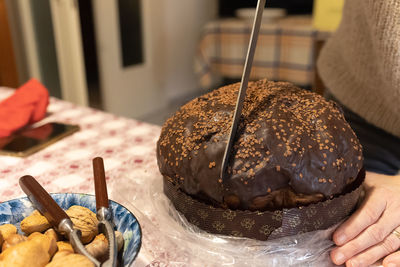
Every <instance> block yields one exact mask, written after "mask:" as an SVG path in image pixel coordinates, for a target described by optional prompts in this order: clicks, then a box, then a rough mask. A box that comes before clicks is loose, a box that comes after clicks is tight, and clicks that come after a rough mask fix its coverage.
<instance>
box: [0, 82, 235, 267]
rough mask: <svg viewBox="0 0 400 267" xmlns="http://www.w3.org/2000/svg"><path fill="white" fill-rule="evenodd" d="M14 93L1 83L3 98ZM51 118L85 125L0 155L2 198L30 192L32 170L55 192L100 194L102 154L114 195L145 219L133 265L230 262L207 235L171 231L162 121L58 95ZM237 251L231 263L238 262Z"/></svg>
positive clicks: (50, 109)
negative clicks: (209, 244) (23, 153)
mask: <svg viewBox="0 0 400 267" xmlns="http://www.w3.org/2000/svg"><path fill="white" fill-rule="evenodd" d="M11 93H12V90H10V89H7V88H2V87H0V100H1V99H4V98H5V97H7V96H8V95H10V94H11ZM51 121H57V122H64V123H69V124H78V125H79V126H80V128H81V129H80V131H79V132H76V133H74V134H73V135H71V136H69V137H66V138H64V139H62V140H61V141H58V142H57V143H55V144H53V145H51V146H49V147H47V148H45V149H43V150H41V151H39V152H37V153H35V154H33V155H31V156H29V157H27V158H17V157H9V156H0V201H6V200H9V199H13V198H17V197H21V196H24V193H23V192H22V190H21V189H20V187H19V185H18V179H19V178H20V177H21V176H23V175H26V174H30V175H32V176H34V177H35V178H36V179H37V180H38V181H39V183H40V184H42V186H43V187H44V188H45V189H46V190H48V191H49V192H52V193H63V192H64V193H66V192H75V193H89V194H94V185H93V184H94V182H93V172H92V159H93V158H94V157H97V156H100V157H103V159H104V165H105V172H106V180H107V185H108V193H109V197H110V199H112V200H114V201H117V202H119V203H120V204H122V205H124V206H125V207H127V208H128V209H129V210H131V211H132V212H133V214H134V215H135V216H136V217H137V218H138V221H139V223H140V225H141V229H142V246H141V250H140V253H139V255H138V257H137V258H136V260H135V262H134V263H133V266H135V267H136V266H139V267H142V266H146V267H161V266H162V267H164V266H165V267H166V266H182V267H183V266H207V267H214V266H220V264H219V262H216V260H218V259H221V260H224V262H225V263H226V262H230V258H229V257H227V256H228V255H229V254H227V253H226V251H223V250H222V251H223V253H221V254H218V253H217V252H216V251H210V252H209V253H204V250H205V249H207V248H206V247H205V246H204V245H203V244H202V243H201V242H200V241H201V240H197V241H196V242H194V241H193V240H186V243H183V242H182V241H183V239H182V238H181V239H180V238H179V237H177V236H172V235H169V232H168V229H171V227H175V228H174V230H175V229H176V227H180V226H179V223H178V224H176V222H174V224H168V221H171V220H172V221H173V219H171V218H170V212H169V211H168V207H167V208H164V207H161V208H160V207H159V206H162V205H164V204H166V203H167V202H166V201H168V200H166V197H165V196H164V195H163V194H162V176H161V174H160V173H159V171H158V167H157V161H156V151H155V148H156V141H157V140H158V137H159V134H160V130H161V127H159V126H156V125H151V124H147V123H143V122H140V121H137V120H133V119H128V118H123V117H119V116H116V115H112V114H109V113H105V112H102V111H99V110H95V109H91V108H87V107H81V106H77V105H74V104H72V103H69V102H66V101H62V100H59V99H56V98H51V99H50V105H49V107H48V116H47V117H46V118H45V119H44V120H43V121H42V122H41V123H45V122H51ZM153 198H156V199H155V200H154V201H153ZM163 200H166V201H163ZM161 213H163V214H161ZM166 222H167V223H166ZM182 232H184V230H182ZM203 241H204V240H203ZM216 241H218V242H223V240H216ZM218 242H217V243H216V244H218ZM185 244H186V245H185ZM222 244H223V243H221V249H223V246H222ZM215 248H216V247H215ZM215 248H214V249H215ZM199 250H202V251H199ZM196 254H197V255H196ZM199 255H203V256H204V255H209V256H210V259H207V258H205V257H201V256H199ZM211 255H213V259H211ZM234 256H235V255H232V261H231V262H230V264H229V265H230V266H238V265H237V264H235V259H234ZM239 266H242V265H239Z"/></svg>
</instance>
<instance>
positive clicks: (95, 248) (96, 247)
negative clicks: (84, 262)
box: [85, 231, 124, 261]
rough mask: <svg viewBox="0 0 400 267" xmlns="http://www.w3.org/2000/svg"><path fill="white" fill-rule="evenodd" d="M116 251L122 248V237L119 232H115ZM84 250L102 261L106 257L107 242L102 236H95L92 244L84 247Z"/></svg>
mask: <svg viewBox="0 0 400 267" xmlns="http://www.w3.org/2000/svg"><path fill="white" fill-rule="evenodd" d="M114 233H115V239H116V240H117V249H118V251H120V250H121V249H122V247H123V246H124V237H123V235H122V233H121V232H118V231H115V232H114ZM85 248H86V250H87V251H88V252H89V253H90V254H91V255H92V256H93V257H95V258H96V259H98V260H100V261H104V260H105V259H107V256H108V240H107V238H106V237H105V236H104V235H103V234H99V235H97V236H96V237H95V238H94V240H93V241H92V242H90V243H89V244H87V245H86V246H85Z"/></svg>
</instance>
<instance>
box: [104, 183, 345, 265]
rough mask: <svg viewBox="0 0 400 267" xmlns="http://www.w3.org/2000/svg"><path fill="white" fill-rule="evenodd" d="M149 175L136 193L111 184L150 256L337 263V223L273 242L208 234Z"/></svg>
mask: <svg viewBox="0 0 400 267" xmlns="http://www.w3.org/2000/svg"><path fill="white" fill-rule="evenodd" d="M147 178H148V179H145V180H146V181H143V180H139V181H137V184H136V185H135V186H138V187H140V188H141V190H139V192H140V193H139V194H136V195H130V194H129V192H126V189H125V188H126V187H125V186H124V183H122V182H119V183H115V184H114V185H113V186H112V187H113V189H114V190H117V192H118V195H116V194H114V196H115V197H117V198H119V201H121V202H122V203H129V206H128V208H130V209H131V210H132V212H133V213H134V214H135V215H136V216H137V218H138V220H139V222H140V224H141V226H142V232H143V239H144V241H143V243H142V251H141V253H145V254H147V257H150V258H152V259H159V262H162V263H164V264H167V265H168V266H335V265H334V264H333V263H332V262H331V261H330V259H329V252H330V250H331V249H332V248H333V242H332V241H331V240H330V239H331V235H332V233H333V231H334V229H335V228H336V227H337V225H338V224H337V225H335V226H332V227H330V228H329V229H326V230H319V231H314V232H308V233H304V234H300V235H295V236H289V237H284V238H280V239H274V240H271V241H258V240H253V239H248V238H238V237H228V236H222V235H215V234H209V233H207V232H204V231H202V230H200V229H198V228H197V227H196V226H194V225H192V224H190V223H188V222H187V221H186V219H185V217H184V216H182V215H181V214H180V213H178V212H177V211H176V209H175V208H174V206H173V205H172V204H171V202H170V201H169V199H168V198H167V197H166V196H165V195H164V193H163V189H162V188H163V187H162V179H151V178H150V177H147ZM131 183H135V182H131ZM116 200H117V201H118V199H116ZM159 265H163V264H159Z"/></svg>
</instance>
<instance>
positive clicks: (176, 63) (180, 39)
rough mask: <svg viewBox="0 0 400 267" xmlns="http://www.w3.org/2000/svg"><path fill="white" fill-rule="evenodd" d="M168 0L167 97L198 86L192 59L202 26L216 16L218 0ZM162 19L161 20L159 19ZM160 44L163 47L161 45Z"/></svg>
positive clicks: (188, 91) (166, 38)
mask: <svg viewBox="0 0 400 267" xmlns="http://www.w3.org/2000/svg"><path fill="white" fill-rule="evenodd" d="M163 2H165V4H164V7H165V25H164V27H165V44H163V45H165V52H166V59H165V60H166V74H165V75H166V79H165V87H164V90H165V92H166V96H167V98H168V99H175V98H179V97H180V96H182V95H188V94H189V95H190V92H193V91H195V90H197V89H199V88H200V87H199V84H198V79H197V77H196V76H195V74H194V72H193V60H194V56H195V52H196V48H197V42H198V40H199V38H200V34H201V29H202V27H203V26H204V24H205V23H206V22H207V21H210V20H212V19H215V18H216V17H217V11H218V1H217V0H163ZM160 23H161V22H160ZM160 48H161V47H160Z"/></svg>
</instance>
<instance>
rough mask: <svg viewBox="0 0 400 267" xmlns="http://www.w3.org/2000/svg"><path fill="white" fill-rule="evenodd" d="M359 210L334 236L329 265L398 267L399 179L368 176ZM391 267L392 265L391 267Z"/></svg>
mask: <svg viewBox="0 0 400 267" xmlns="http://www.w3.org/2000/svg"><path fill="white" fill-rule="evenodd" d="M364 185H365V188H366V192H365V199H364V201H363V204H362V205H361V207H360V208H359V209H358V210H357V211H356V212H355V213H354V214H353V215H352V216H351V217H350V218H349V219H348V220H347V221H345V222H344V223H343V224H342V225H341V226H340V227H339V228H338V229H337V230H336V231H335V233H334V234H333V241H334V242H335V244H336V245H337V246H338V247H337V248H335V249H333V250H332V252H331V258H332V261H333V262H334V263H335V264H337V265H341V264H343V263H346V266H354V267H355V266H357V267H358V266H369V265H370V264H373V263H374V262H376V261H378V260H379V259H381V258H383V257H386V258H385V259H384V260H383V265H384V266H385V267H386V266H390V267H392V266H400V251H399V252H397V250H398V249H399V248H400V237H398V236H396V235H395V234H393V231H394V230H397V231H398V232H399V233H400V176H399V175H398V176H388V175H382V174H377V173H371V172H367V175H366V178H365V182H364ZM391 264H394V265H391Z"/></svg>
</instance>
